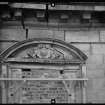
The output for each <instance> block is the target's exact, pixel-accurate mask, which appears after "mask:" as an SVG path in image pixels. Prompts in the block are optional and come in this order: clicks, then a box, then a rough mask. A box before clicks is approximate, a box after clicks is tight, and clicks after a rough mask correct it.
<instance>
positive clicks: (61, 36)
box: [53, 31, 64, 40]
mask: <svg viewBox="0 0 105 105" xmlns="http://www.w3.org/2000/svg"><path fill="white" fill-rule="evenodd" d="M53 37H54V39H59V40H64V31H53Z"/></svg>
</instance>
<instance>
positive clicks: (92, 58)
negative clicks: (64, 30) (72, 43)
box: [86, 54, 104, 65]
mask: <svg viewBox="0 0 105 105" xmlns="http://www.w3.org/2000/svg"><path fill="white" fill-rule="evenodd" d="M86 63H87V64H96V65H97V64H98V65H100V64H103V63H104V59H103V55H102V54H92V55H89V56H88V59H87V61H86Z"/></svg>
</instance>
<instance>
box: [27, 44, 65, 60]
mask: <svg viewBox="0 0 105 105" xmlns="http://www.w3.org/2000/svg"><path fill="white" fill-rule="evenodd" d="M27 55H28V57H32V58H40V59H58V58H59V59H64V54H63V53H61V52H59V51H57V50H56V49H54V48H52V47H51V45H49V44H39V45H38V46H37V47H34V48H31V49H29V51H28V53H27Z"/></svg>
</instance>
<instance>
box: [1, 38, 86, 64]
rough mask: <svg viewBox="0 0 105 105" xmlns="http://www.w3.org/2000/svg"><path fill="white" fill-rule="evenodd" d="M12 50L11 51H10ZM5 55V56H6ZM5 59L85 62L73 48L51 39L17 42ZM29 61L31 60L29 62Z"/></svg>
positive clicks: (80, 54)
mask: <svg viewBox="0 0 105 105" xmlns="http://www.w3.org/2000/svg"><path fill="white" fill-rule="evenodd" d="M11 49H12V50H11ZM6 53H7V54H6ZM3 54H4V55H5V56H4V55H3ZM2 56H4V58H5V59H7V58H9V59H10V58H13V59H15V60H17V61H18V60H19V61H24V62H28V61H29V62H31V61H32V62H36V61H37V62H42V61H43V63H44V62H49V61H50V63H51V62H53V63H55V62H58V61H59V62H71V61H75V62H76V61H79V62H82V61H85V59H86V56H85V55H84V54H83V53H82V52H81V51H80V50H79V49H77V48H75V47H74V46H71V45H69V44H67V43H65V42H62V41H59V40H52V39H40V40H39V39H38V40H37V39H31V40H26V41H23V42H19V43H17V44H15V45H13V46H12V47H10V48H9V49H7V50H6V51H5V52H4V53H2V54H1V55H0V58H1V57H2ZM30 59H31V60H30Z"/></svg>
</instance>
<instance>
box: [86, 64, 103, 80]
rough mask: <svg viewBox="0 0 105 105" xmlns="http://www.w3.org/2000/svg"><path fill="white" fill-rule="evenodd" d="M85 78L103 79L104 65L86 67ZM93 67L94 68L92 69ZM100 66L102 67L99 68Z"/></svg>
mask: <svg viewBox="0 0 105 105" xmlns="http://www.w3.org/2000/svg"><path fill="white" fill-rule="evenodd" d="M88 66H89V67H87V77H88V78H89V79H90V78H102V77H103V78H104V77H105V66H104V65H98V66H97V65H95V64H93V65H88ZM92 66H94V67H92ZM101 66H102V67H101Z"/></svg>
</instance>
